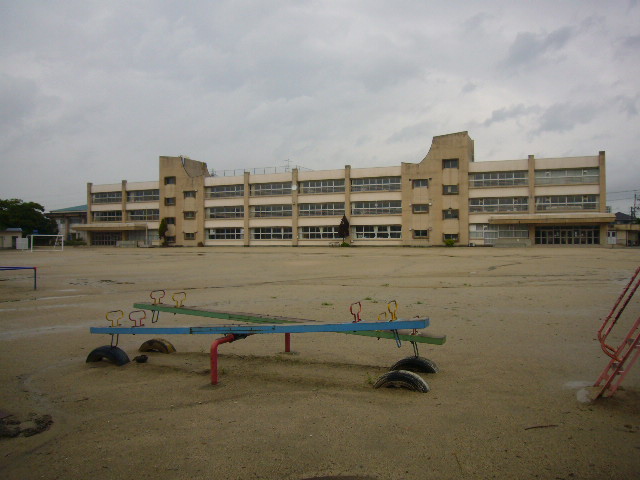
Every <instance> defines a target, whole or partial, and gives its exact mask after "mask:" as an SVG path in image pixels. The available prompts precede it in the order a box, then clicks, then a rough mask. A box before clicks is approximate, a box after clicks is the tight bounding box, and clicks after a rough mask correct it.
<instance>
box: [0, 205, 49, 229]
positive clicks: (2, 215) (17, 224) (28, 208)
mask: <svg viewBox="0 0 640 480" xmlns="http://www.w3.org/2000/svg"><path fill="white" fill-rule="evenodd" d="M7 228H22V233H23V234H24V235H31V234H32V233H33V232H34V231H37V232H38V233H40V234H42V235H56V234H57V233H58V224H57V223H56V221H55V220H54V219H52V218H49V217H48V216H47V215H45V213H44V207H43V206H42V205H40V204H39V203H35V202H24V201H22V200H20V199H18V198H12V199H9V200H2V199H0V229H1V230H5V229H7Z"/></svg>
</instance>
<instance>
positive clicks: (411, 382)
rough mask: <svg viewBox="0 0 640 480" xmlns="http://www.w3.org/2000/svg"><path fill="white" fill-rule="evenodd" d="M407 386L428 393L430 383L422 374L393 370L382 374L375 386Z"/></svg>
mask: <svg viewBox="0 0 640 480" xmlns="http://www.w3.org/2000/svg"><path fill="white" fill-rule="evenodd" d="M381 387H385V388H406V389H407V390H411V391H413V392H421V393H427V392H428V391H429V385H427V382H425V381H424V380H423V378H422V377H421V376H420V375H417V374H415V373H413V372H409V371H408V370H391V371H390V372H387V373H385V374H384V375H382V376H381V377H380V378H379V379H378V381H377V382H376V383H375V385H374V386H373V388H381Z"/></svg>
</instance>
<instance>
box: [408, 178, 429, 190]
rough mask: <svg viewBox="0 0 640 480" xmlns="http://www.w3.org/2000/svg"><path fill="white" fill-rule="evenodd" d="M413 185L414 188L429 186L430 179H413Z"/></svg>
mask: <svg viewBox="0 0 640 480" xmlns="http://www.w3.org/2000/svg"><path fill="white" fill-rule="evenodd" d="M411 185H412V186H413V188H427V187H428V186H429V180H427V179H426V178H419V179H416V180H413V181H412V182H411Z"/></svg>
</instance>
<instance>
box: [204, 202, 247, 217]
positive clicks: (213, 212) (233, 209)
mask: <svg viewBox="0 0 640 480" xmlns="http://www.w3.org/2000/svg"><path fill="white" fill-rule="evenodd" d="M207 216H208V217H209V218H242V217H244V206H242V205H231V206H228V207H209V208H207Z"/></svg>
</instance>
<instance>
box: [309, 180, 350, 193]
mask: <svg viewBox="0 0 640 480" xmlns="http://www.w3.org/2000/svg"><path fill="white" fill-rule="evenodd" d="M299 185H300V193H301V194H304V193H307V194H314V193H342V192H344V178H339V179H334V180H308V181H306V182H300V183H299Z"/></svg>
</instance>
